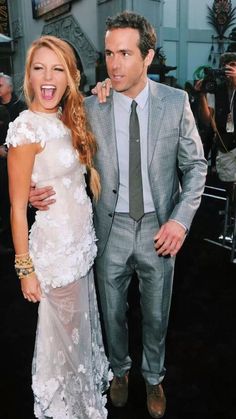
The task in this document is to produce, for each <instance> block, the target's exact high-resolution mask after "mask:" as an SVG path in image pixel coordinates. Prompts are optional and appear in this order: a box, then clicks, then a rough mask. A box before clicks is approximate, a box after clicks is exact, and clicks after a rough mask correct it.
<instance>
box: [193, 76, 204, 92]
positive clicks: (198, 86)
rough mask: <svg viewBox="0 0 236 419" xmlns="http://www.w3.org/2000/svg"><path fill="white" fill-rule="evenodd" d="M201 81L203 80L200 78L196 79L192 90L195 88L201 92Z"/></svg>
mask: <svg viewBox="0 0 236 419" xmlns="http://www.w3.org/2000/svg"><path fill="white" fill-rule="evenodd" d="M202 82H203V79H201V80H197V81H196V82H195V83H194V86H193V88H194V90H195V91H196V92H198V93H202Z"/></svg>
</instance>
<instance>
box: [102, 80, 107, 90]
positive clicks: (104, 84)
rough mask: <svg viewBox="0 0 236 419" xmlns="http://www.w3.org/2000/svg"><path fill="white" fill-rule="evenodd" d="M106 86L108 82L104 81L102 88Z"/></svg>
mask: <svg viewBox="0 0 236 419" xmlns="http://www.w3.org/2000/svg"><path fill="white" fill-rule="evenodd" d="M106 86H107V85H106V82H105V81H104V82H103V83H102V88H103V89H105V88H106Z"/></svg>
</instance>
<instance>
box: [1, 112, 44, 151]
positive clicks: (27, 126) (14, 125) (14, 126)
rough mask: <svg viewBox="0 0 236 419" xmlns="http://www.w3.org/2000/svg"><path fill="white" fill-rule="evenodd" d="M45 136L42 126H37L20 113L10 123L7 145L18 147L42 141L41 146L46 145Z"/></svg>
mask: <svg viewBox="0 0 236 419" xmlns="http://www.w3.org/2000/svg"><path fill="white" fill-rule="evenodd" d="M44 138H45V135H43V130H42V129H41V130H40V127H38V128H36V127H35V126H34V124H33V122H30V121H29V120H28V119H26V118H24V117H22V115H20V116H19V117H18V118H16V119H15V121H13V122H10V124H9V128H8V132H7V137H6V145H7V147H10V146H13V147H17V146H20V145H24V144H32V143H41V146H42V147H44V145H45V140H44Z"/></svg>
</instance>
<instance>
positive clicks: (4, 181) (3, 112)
mask: <svg viewBox="0 0 236 419" xmlns="http://www.w3.org/2000/svg"><path fill="white" fill-rule="evenodd" d="M9 122H10V115H9V112H8V110H7V109H6V107H5V106H3V105H0V254H6V253H8V252H9V251H12V248H11V246H12V243H11V235H10V201H9V192H8V176H7V149H6V146H5V145H4V143H5V139H6V135H7V130H8V125H9Z"/></svg>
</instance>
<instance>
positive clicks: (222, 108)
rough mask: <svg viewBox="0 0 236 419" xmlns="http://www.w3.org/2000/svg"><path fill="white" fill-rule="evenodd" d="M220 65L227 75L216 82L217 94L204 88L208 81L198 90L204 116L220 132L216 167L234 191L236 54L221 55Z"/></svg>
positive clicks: (235, 176) (202, 83) (198, 86)
mask: <svg viewBox="0 0 236 419" xmlns="http://www.w3.org/2000/svg"><path fill="white" fill-rule="evenodd" d="M220 67H222V68H224V70H225V77H223V79H222V80H221V83H219V84H217V85H216V88H215V89H214V92H213V93H207V94H206V92H205V91H204V88H203V87H204V81H203V80H199V81H198V82H197V83H196V85H195V90H196V91H198V92H199V105H200V111H201V116H202V119H203V121H204V122H205V123H208V124H211V125H212V127H213V129H214V131H215V132H216V134H217V135H216V141H217V149H218V152H217V158H216V170H217V173H218V176H219V178H220V180H222V181H223V182H229V183H228V184H226V188H227V190H229V191H230V189H231V187H232V184H231V182H236V135H235V125H236V106H235V101H236V96H235V91H236V53H235V52H225V53H224V54H222V55H221V57H220Z"/></svg>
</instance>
